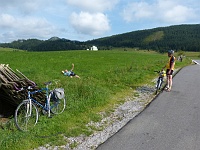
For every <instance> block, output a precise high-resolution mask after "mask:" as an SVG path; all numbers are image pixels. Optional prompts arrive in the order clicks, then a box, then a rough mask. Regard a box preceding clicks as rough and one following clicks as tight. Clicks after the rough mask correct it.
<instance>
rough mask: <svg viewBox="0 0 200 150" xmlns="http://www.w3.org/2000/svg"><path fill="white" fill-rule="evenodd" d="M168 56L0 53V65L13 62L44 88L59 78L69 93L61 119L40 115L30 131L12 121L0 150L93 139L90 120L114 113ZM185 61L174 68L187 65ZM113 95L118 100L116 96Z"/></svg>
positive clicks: (100, 52)
mask: <svg viewBox="0 0 200 150" xmlns="http://www.w3.org/2000/svg"><path fill="white" fill-rule="evenodd" d="M167 59H168V58H167V55H163V54H158V53H155V52H147V51H142V52H140V51H131V50H128V51H120V50H113V51H97V52H96V51H61V52H19V51H9V52H8V51H0V64H9V65H10V67H11V68H12V69H13V70H15V69H18V70H20V71H21V72H22V73H23V74H24V75H26V76H27V77H28V78H29V79H31V80H33V81H34V82H36V83H37V84H38V85H39V86H40V87H43V83H44V82H47V81H52V80H55V79H58V80H60V86H62V87H63V88H64V89H65V94H66V98H67V108H66V110H65V111H64V113H62V114H61V115H56V116H53V118H51V119H50V118H47V117H46V116H42V115H41V116H40V118H39V122H38V124H37V125H36V127H35V128H34V129H33V130H32V131H30V132H27V133H23V132H20V131H17V130H16V128H15V127H14V125H13V122H12V121H13V120H12V119H11V121H10V126H9V127H8V128H7V129H4V130H0V134H1V137H0V149H2V150H3V149H9V150H15V149H21V150H23V149H32V148H35V147H38V146H40V145H45V144H46V143H48V144H50V145H61V144H66V143H67V141H65V140H64V138H63V136H67V137H70V136H77V135H80V134H85V135H90V134H91V133H92V131H91V130H90V129H89V128H88V127H86V126H85V124H87V123H88V122H89V121H91V120H92V121H99V120H100V119H101V116H100V115H98V112H100V111H107V110H112V108H113V106H114V104H117V103H119V102H120V101H119V99H118V98H117V97H118V96H125V94H126V93H128V92H129V91H130V90H131V91H132V90H134V89H135V88H136V87H138V86H141V85H143V84H146V83H149V82H150V81H151V80H152V79H153V78H154V77H155V76H156V74H155V73H154V72H153V71H154V70H159V69H161V68H162V67H163V66H164V64H165V62H166V61H167ZM72 63H74V64H75V68H74V72H75V73H76V74H78V75H79V76H80V77H81V79H77V78H69V77H66V76H63V75H62V74H61V70H64V69H71V64H72ZM188 63H189V61H187V60H186V59H184V61H183V62H182V63H180V62H177V63H176V66H177V67H181V66H184V65H187V64H188ZM113 97H115V98H113Z"/></svg>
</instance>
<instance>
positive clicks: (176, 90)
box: [97, 61, 200, 150]
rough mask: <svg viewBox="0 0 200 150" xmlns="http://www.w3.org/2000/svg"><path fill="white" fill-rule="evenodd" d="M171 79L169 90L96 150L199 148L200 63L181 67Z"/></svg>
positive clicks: (190, 149) (191, 149)
mask: <svg viewBox="0 0 200 150" xmlns="http://www.w3.org/2000/svg"><path fill="white" fill-rule="evenodd" d="M199 63H200V61H199ZM173 81H174V82H173V83H174V84H173V88H172V91H171V92H162V93H161V94H160V95H159V96H158V97H157V98H156V99H155V100H154V101H153V102H152V103H151V104H150V105H149V107H148V108H146V109H145V110H144V111H143V112H142V113H141V114H140V115H138V116H137V117H136V118H134V119H133V120H132V121H130V122H129V123H128V124H127V125H126V126H125V127H124V128H123V129H121V130H120V131H119V132H118V133H116V134H115V135H114V136H113V137H111V138H110V139H109V140H107V141H106V142H105V143H104V144H102V145H100V146H99V147H98V148H97V150H200V87H199V85H200V65H192V66H188V67H185V68H183V69H182V70H181V71H180V72H179V73H178V74H177V75H176V76H175V77H174V79H173Z"/></svg>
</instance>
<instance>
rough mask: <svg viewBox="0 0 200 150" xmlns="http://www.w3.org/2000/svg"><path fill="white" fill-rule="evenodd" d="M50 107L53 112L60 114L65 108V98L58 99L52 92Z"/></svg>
mask: <svg viewBox="0 0 200 150" xmlns="http://www.w3.org/2000/svg"><path fill="white" fill-rule="evenodd" d="M49 96H50V109H51V112H52V113H53V114H61V113H62V112H63V111H64V110H65V106H66V99H65V98H62V99H58V98H56V97H55V95H54V94H50V95H49Z"/></svg>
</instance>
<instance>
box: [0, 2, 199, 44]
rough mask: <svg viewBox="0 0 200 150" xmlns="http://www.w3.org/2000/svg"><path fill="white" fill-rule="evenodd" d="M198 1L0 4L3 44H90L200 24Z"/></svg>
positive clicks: (0, 41)
mask: <svg viewBox="0 0 200 150" xmlns="http://www.w3.org/2000/svg"><path fill="white" fill-rule="evenodd" d="M199 6H200V1H199V0H0V43H7V42H12V41H14V40H18V39H35V38H36V39H40V40H47V39H49V38H51V37H59V38H65V39H69V40H77V41H87V40H93V39H98V38H102V37H107V36H112V35H117V34H122V33H127V32H132V31H137V30H145V29H152V28H156V27H165V26H171V25H180V24H199V23H200V15H199V14H200V7H199Z"/></svg>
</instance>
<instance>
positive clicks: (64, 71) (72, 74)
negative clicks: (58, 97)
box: [62, 64, 80, 78]
mask: <svg viewBox="0 0 200 150" xmlns="http://www.w3.org/2000/svg"><path fill="white" fill-rule="evenodd" d="M73 70H74V64H72V69H71V70H67V69H66V70H63V71H62V73H63V74H64V76H68V77H70V78H73V77H76V78H80V77H79V76H78V75H77V74H75V73H74V72H73Z"/></svg>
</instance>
